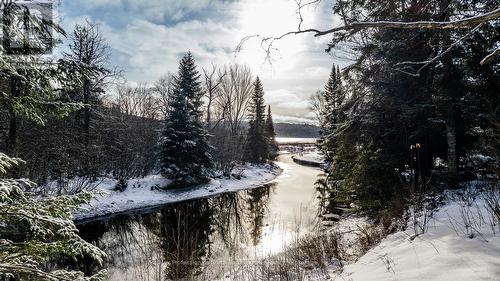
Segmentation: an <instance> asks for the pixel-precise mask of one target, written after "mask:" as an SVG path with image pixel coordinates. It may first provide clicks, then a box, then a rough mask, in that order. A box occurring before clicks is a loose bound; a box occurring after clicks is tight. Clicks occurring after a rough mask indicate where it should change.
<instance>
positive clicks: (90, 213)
mask: <svg viewBox="0 0 500 281" xmlns="http://www.w3.org/2000/svg"><path fill="white" fill-rule="evenodd" d="M280 173H281V169H280V168H279V167H275V166H271V165H260V166H257V165H250V164H247V165H246V166H244V167H242V178H241V179H239V180H238V179H234V178H233V179H213V180H211V181H210V182H209V183H208V184H204V185H200V186H195V187H189V188H184V189H175V190H152V189H151V187H155V186H157V187H164V186H166V185H168V184H169V183H170V181H169V180H167V179H165V178H163V177H162V176H161V175H150V176H147V177H144V178H139V179H130V180H128V188H127V189H126V190H125V191H123V192H117V191H113V188H114V187H115V186H116V183H117V181H116V180H114V179H108V178H107V179H103V180H102V182H101V183H100V184H99V185H98V186H97V189H96V191H102V192H103V193H104V194H102V195H99V196H98V197H97V198H95V199H93V200H92V201H91V202H90V205H84V206H82V209H81V210H79V211H78V212H77V213H75V214H73V215H74V219H75V220H82V219H88V218H93V217H98V216H106V215H110V214H114V213H120V212H125V211H129V210H134V209H141V208H148V207H154V206H157V205H162V204H168V203H173V202H180V201H185V200H189V199H195V198H203V197H209V196H213V195H216V194H220V193H224V192H235V191H239V190H243V189H249V188H255V187H258V186H261V185H262V184H265V183H268V182H270V181H272V180H274V179H275V178H276V177H277V176H278V175H279V174H280Z"/></svg>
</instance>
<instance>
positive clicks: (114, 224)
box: [79, 214, 162, 280]
mask: <svg viewBox="0 0 500 281" xmlns="http://www.w3.org/2000/svg"><path fill="white" fill-rule="evenodd" d="M154 220H155V214H151V215H143V216H140V215H137V216H132V215H123V216H118V217H114V218H112V219H110V220H107V221H98V222H92V223H89V224H86V225H83V226H80V227H79V229H80V233H81V235H82V237H83V238H84V239H86V240H87V241H92V242H93V243H94V244H96V245H97V246H99V247H100V248H101V249H102V250H104V251H105V252H106V254H107V258H106V267H108V268H109V269H110V270H109V273H110V279H112V280H162V271H161V263H162V256H161V255H160V253H159V251H158V250H157V249H158V248H159V244H160V243H159V239H158V236H157V235H156V234H155V233H154V232H152V231H150V230H151V229H150V228H149V227H148V226H149V225H153V224H154V223H152V221H154ZM156 225H158V224H156Z"/></svg>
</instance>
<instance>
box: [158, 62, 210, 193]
mask: <svg viewBox="0 0 500 281" xmlns="http://www.w3.org/2000/svg"><path fill="white" fill-rule="evenodd" d="M173 83H174V85H173V90H172V96H171V98H170V103H169V105H168V106H169V109H168V111H167V112H169V114H168V116H167V120H166V122H165V127H164V129H163V131H162V133H161V137H160V141H159V154H158V158H159V165H160V169H161V171H162V174H163V176H165V177H167V178H169V179H172V180H173V183H172V184H171V185H170V187H174V186H187V185H195V184H200V183H204V182H207V181H208V177H209V175H210V174H211V171H212V167H213V163H212V155H211V149H212V148H211V146H210V145H209V143H208V134H207V132H206V130H205V127H204V126H203V124H202V121H201V120H202V119H201V117H202V115H201V114H202V113H201V105H202V102H201V96H202V92H201V86H200V75H199V74H198V71H197V70H196V65H195V61H194V59H193V56H192V55H191V53H189V52H188V53H187V54H186V55H184V57H183V58H182V59H181V61H180V65H179V72H178V74H177V76H176V77H174V81H173Z"/></svg>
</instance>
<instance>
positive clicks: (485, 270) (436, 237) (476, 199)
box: [330, 184, 500, 281]
mask: <svg viewBox="0 0 500 281" xmlns="http://www.w3.org/2000/svg"><path fill="white" fill-rule="evenodd" d="M497 188H498V187H497ZM497 192H498V191H497ZM486 196H490V199H493V198H494V197H493V196H496V197H495V198H497V199H496V200H498V198H499V195H498V193H497V194H496V195H495V194H487V193H484V191H479V190H477V189H475V186H474V184H473V185H472V186H471V187H470V188H469V189H465V190H460V191H456V192H455V191H454V192H450V193H449V194H448V196H447V197H448V198H449V199H448V200H449V201H448V203H447V204H445V205H444V206H442V207H440V208H439V210H437V212H435V213H434V214H433V215H432V217H430V218H428V222H427V226H428V229H427V231H426V232H425V233H424V234H421V235H419V236H418V237H416V238H415V236H414V231H413V228H412V227H411V223H410V227H408V229H407V230H406V231H400V232H396V233H394V234H391V235H389V236H387V237H386V238H384V239H383V240H382V241H381V243H380V244H379V245H378V246H376V247H375V248H373V249H371V250H370V251H368V252H367V253H366V254H365V255H364V256H362V257H361V258H360V259H359V260H358V261H357V262H355V263H353V264H350V265H347V266H345V267H344V268H343V269H342V270H341V271H342V273H340V274H337V273H334V272H338V270H339V268H338V267H337V266H332V267H331V269H330V270H331V272H332V273H331V274H330V276H332V277H333V280H352V281H363V280H370V281H377V280H450V281H454V280H488V281H493V280H500V233H499V232H500V225H499V221H498V214H496V215H495V214H494V212H493V210H492V209H491V207H489V206H488V201H487V200H486V199H485V198H486ZM492 201H495V199H493V200H492ZM490 203H491V201H490ZM496 203H497V204H498V201H496ZM498 207H499V205H497V206H496V208H497V211H498Z"/></svg>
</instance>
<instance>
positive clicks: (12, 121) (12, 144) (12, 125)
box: [7, 111, 17, 155]
mask: <svg viewBox="0 0 500 281" xmlns="http://www.w3.org/2000/svg"><path fill="white" fill-rule="evenodd" d="M16 146H17V116H16V113H15V112H13V111H10V113H9V134H8V137H7V151H8V152H9V153H10V154H11V155H15V151H16Z"/></svg>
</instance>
